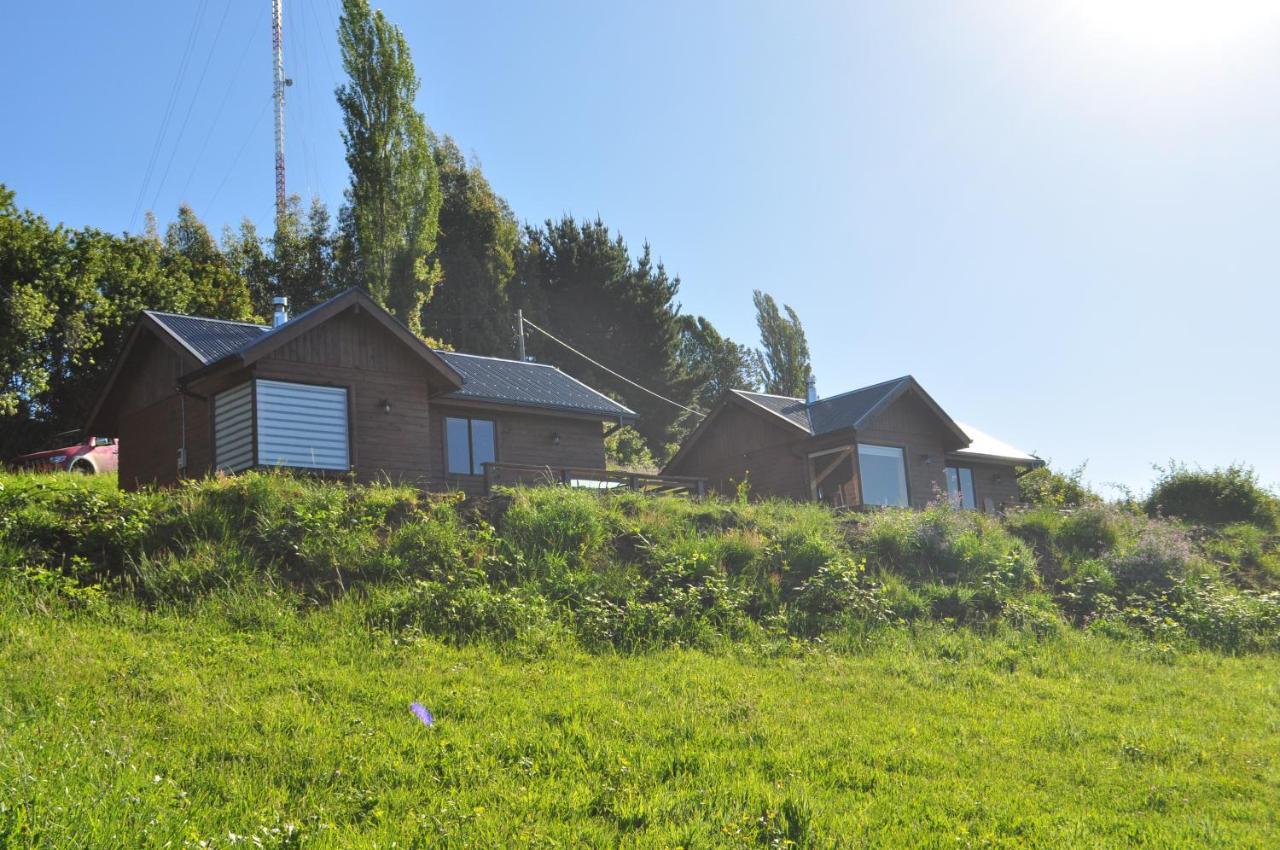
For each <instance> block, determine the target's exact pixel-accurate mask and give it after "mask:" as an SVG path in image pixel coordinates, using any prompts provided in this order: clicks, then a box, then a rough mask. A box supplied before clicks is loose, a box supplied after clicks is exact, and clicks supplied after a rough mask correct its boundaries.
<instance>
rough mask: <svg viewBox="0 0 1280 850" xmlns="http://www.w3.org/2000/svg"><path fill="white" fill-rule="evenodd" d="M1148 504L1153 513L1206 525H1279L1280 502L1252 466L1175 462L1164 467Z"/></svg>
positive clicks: (1152, 514)
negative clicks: (1208, 467) (1206, 467)
mask: <svg viewBox="0 0 1280 850" xmlns="http://www.w3.org/2000/svg"><path fill="white" fill-rule="evenodd" d="M1160 472H1161V475H1160V478H1159V479H1158V480H1157V481H1156V483H1155V486H1154V487H1153V488H1152V490H1151V495H1150V496H1148V497H1147V500H1146V503H1145V507H1146V509H1147V513H1148V514H1150V515H1151V516H1157V515H1166V516H1175V517H1179V518H1181V519H1184V520H1187V521H1188V522H1194V523H1201V524H1204V525H1226V524H1228V523H1234V522H1247V523H1251V524H1253V525H1257V526H1260V527H1262V528H1267V529H1273V528H1275V527H1276V522H1277V517H1280V503H1278V502H1277V499H1276V496H1275V495H1274V494H1272V493H1269V492H1268V491H1267V490H1265V489H1264V488H1263V487H1262V486H1260V485H1259V484H1258V476H1257V474H1256V473H1255V472H1254V471H1253V470H1252V469H1251V468H1249V467H1246V466H1239V465H1235V464H1233V465H1231V466H1228V467H1226V468H1221V467H1218V468H1214V469H1212V470H1204V469H1190V468H1188V467H1187V466H1185V465H1182V464H1177V463H1171V464H1170V465H1169V466H1168V467H1167V468H1165V469H1161V470H1160Z"/></svg>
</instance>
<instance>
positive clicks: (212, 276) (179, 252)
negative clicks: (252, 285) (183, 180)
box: [163, 204, 254, 319]
mask: <svg viewBox="0 0 1280 850" xmlns="http://www.w3.org/2000/svg"><path fill="white" fill-rule="evenodd" d="M163 258H164V260H163V262H164V270H165V273H166V274H167V275H169V276H171V277H173V278H175V281H174V283H175V285H177V286H179V287H181V288H182V289H184V290H186V297H185V299H184V302H185V309H186V310H187V311H189V312H190V313H192V314H193V315H197V316H209V317H211V318H215V319H251V318H253V317H254V312H253V297H252V293H251V292H250V291H249V284H248V282H247V281H245V279H244V278H243V277H241V276H240V274H239V272H238V271H237V270H236V269H235V268H234V267H233V266H232V265H231V262H230V261H229V260H228V259H227V257H226V255H224V254H223V253H222V250H221V249H220V248H219V247H218V243H217V242H215V241H214V240H213V237H212V236H210V235H209V229H208V228H207V227H205V226H204V222H202V221H200V219H199V218H198V217H197V216H196V214H195V212H194V211H193V210H192V209H191V207H189V206H188V205H186V204H183V205H182V206H180V207H179V208H178V218H177V219H176V220H175V221H174V222H173V223H172V224H170V225H169V228H168V230H166V231H165V237H164V251H163Z"/></svg>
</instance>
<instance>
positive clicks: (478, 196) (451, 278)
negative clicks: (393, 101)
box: [423, 136, 520, 356]
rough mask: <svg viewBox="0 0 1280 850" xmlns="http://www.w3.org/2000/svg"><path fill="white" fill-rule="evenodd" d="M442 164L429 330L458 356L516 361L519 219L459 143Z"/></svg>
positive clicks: (447, 141) (443, 146)
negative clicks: (438, 276) (436, 278)
mask: <svg viewBox="0 0 1280 850" xmlns="http://www.w3.org/2000/svg"><path fill="white" fill-rule="evenodd" d="M435 160H436V168H437V169H438V171H439V174H440V189H441V194H442V195H443V198H444V200H443V203H442V205H441V207H440V239H439V243H438V256H439V259H440V268H441V272H442V274H443V278H442V280H441V281H440V284H439V286H437V287H436V291H435V295H434V296H433V297H432V299H431V304H430V306H429V307H428V308H427V311H426V315H425V317H424V319H423V325H424V327H425V329H426V331H427V332H428V333H430V334H431V335H433V336H436V337H439V338H440V339H442V340H444V341H445V342H447V343H449V344H450V345H452V346H453V347H454V348H456V349H458V350H459V351H469V352H472V353H474V354H488V355H494V356H504V355H510V354H512V353H513V352H514V348H515V345H514V339H515V336H514V327H513V323H512V307H511V302H510V299H509V297H508V292H507V290H508V287H509V286H510V284H511V279H512V276H513V275H514V274H515V253H516V245H517V242H518V241H519V238H520V234H519V229H518V227H517V225H516V217H515V215H514V214H513V213H512V212H511V209H510V207H508V206H507V202H506V201H504V200H503V199H502V198H500V197H498V195H497V194H496V193H495V192H494V191H493V189H492V187H490V185H489V181H488V180H486V179H485V177H484V174H482V173H481V171H480V166H479V165H477V164H474V163H471V164H468V163H467V161H466V160H465V159H464V158H463V156H462V151H460V150H459V149H458V146H457V144H455V143H454V141H453V139H451V138H449V137H448V136H446V137H445V138H444V140H443V141H442V142H441V143H440V144H439V145H437V146H436V149H435Z"/></svg>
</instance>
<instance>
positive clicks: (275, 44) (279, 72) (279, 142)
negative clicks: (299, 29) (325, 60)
mask: <svg viewBox="0 0 1280 850" xmlns="http://www.w3.org/2000/svg"><path fill="white" fill-rule="evenodd" d="M283 9H284V3H283V0H271V48H272V50H273V51H274V52H275V69H274V70H275V103H276V226H277V227H279V225H280V222H282V221H284V213H285V189H284V88H285V86H287V85H291V84H292V83H293V80H286V79H285V76H284V43H283V37H282V35H281V29H282V27H283V21H282V18H283V16H284V11H283Z"/></svg>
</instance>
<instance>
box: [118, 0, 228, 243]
mask: <svg viewBox="0 0 1280 850" xmlns="http://www.w3.org/2000/svg"><path fill="white" fill-rule="evenodd" d="M208 5H209V0H201V3H200V5H199V6H198V7H196V16H195V19H194V20H193V21H192V22H191V31H190V32H189V33H188V34H187V43H186V46H185V47H184V48H183V51H182V59H181V60H180V61H179V62H178V72H177V73H176V74H175V75H174V78H173V87H172V88H171V89H170V90H169V99H168V101H167V102H166V103H165V108H164V112H163V114H162V115H161V118H160V129H159V131H158V132H157V133H156V141H155V144H154V145H152V147H151V156H150V158H149V159H148V160H147V167H146V169H145V170H144V172H143V177H142V184H141V185H140V186H139V187H138V198H137V200H136V201H134V203H133V213H132V214H131V215H130V216H129V229H130V230H132V229H133V225H134V222H136V221H137V220H138V212H139V210H141V209H142V201H143V199H144V198H145V197H146V195H147V188H148V187H149V186H150V184H151V175H152V173H153V172H154V171H155V166H156V162H157V161H158V160H159V158H160V149H161V148H162V147H163V145H164V138H165V136H166V135H167V134H168V132H169V119H170V118H171V117H172V116H173V107H174V106H175V105H176V103H177V100H178V92H179V91H181V90H182V82H183V80H184V79H186V71H187V64H188V63H189V62H190V59H191V51H192V49H193V48H194V47H195V43H196V34H197V32H198V31H199V29H200V21H201V19H202V18H203V17H204V10H205V9H206V8H207V7H208Z"/></svg>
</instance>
